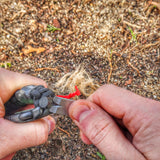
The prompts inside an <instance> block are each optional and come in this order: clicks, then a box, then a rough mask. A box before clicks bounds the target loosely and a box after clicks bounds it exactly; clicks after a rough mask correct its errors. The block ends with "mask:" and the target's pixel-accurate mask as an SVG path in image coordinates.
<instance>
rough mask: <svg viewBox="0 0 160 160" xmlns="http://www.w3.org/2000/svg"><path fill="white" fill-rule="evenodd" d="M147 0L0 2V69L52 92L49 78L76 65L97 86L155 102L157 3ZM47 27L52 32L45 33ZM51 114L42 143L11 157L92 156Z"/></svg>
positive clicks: (158, 88)
mask: <svg viewBox="0 0 160 160" xmlns="http://www.w3.org/2000/svg"><path fill="white" fill-rule="evenodd" d="M154 2H157V3H153V1H147V0H141V1H139V0H108V1H107V0H100V1H98V0H1V2H0V67H4V68H6V69H8V70H11V71H16V72H20V73H25V74H29V75H33V76H36V77H39V78H42V79H44V80H45V81H46V82H47V83H48V85H49V87H50V88H51V89H53V90H55V91H56V90H57V92H58V89H57V88H56V87H55V83H56V82H57V81H58V80H59V79H60V78H61V77H62V76H63V75H65V74H66V73H69V72H71V71H74V70H75V69H76V68H77V67H78V66H79V65H81V66H83V67H84V68H85V70H86V71H87V72H88V73H89V74H90V75H91V77H92V78H93V79H94V80H95V82H98V83H99V85H103V84H106V83H112V84H115V85H117V86H120V87H123V88H126V89H128V90H131V91H133V92H135V93H137V94H139V95H141V96H144V97H148V98H152V99H155V100H160V83H159V77H160V14H159V13H160V4H159V2H158V0H154ZM48 25H50V26H54V27H56V28H59V29H58V30H56V31H52V32H51V31H48V29H47V26H48ZM62 94H66V93H62ZM84 98H85V97H84ZM55 119H56V121H57V125H56V129H55V131H54V132H53V133H52V134H51V135H50V136H49V138H48V141H47V142H46V143H45V144H43V145H40V146H37V147H32V148H28V149H24V150H21V151H19V152H17V153H16V155H15V157H14V158H13V159H14V160H21V159H23V160H28V159H31V160H36V159H46V160H49V159H52V160H57V159H58V160H59V159H62V160H63V159H64V160H82V159H83V160H87V159H88V160H91V159H93V160H94V159H100V158H99V157H98V156H97V152H99V151H98V150H97V149H96V147H94V146H93V145H89V146H88V145H85V144H84V143H83V142H82V141H81V140H80V138H79V130H78V128H77V127H76V126H75V124H74V123H73V122H72V121H71V119H70V118H68V117H64V116H58V115H56V116H55ZM62 129H63V130H65V131H67V132H68V133H69V134H66V133H65V132H64V131H62Z"/></svg>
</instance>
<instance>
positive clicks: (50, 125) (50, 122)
mask: <svg viewBox="0 0 160 160" xmlns="http://www.w3.org/2000/svg"><path fill="white" fill-rule="evenodd" d="M45 120H46V121H47V123H48V135H49V134H51V133H52V132H53V130H54V128H55V121H54V119H53V118H52V117H50V116H48V117H46V118H45Z"/></svg>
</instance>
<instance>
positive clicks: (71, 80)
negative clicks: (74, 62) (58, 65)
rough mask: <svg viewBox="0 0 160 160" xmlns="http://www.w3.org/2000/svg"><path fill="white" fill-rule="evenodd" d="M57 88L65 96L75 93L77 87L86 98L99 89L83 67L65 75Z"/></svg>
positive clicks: (57, 84)
mask: <svg viewBox="0 0 160 160" xmlns="http://www.w3.org/2000/svg"><path fill="white" fill-rule="evenodd" d="M55 86H56V88H57V90H58V91H59V92H60V93H63V94H64V93H66V92H68V93H72V92H74V91H75V86H77V87H78V89H79V90H80V92H81V94H82V95H83V96H85V97H88V96H90V95H91V94H92V93H93V92H94V91H95V90H96V89H97V88H98V87H99V85H98V84H97V83H96V82H95V81H94V79H92V78H91V77H90V75H89V74H88V73H87V72H86V71H85V70H84V68H83V67H78V68H77V69H76V70H75V71H73V72H71V73H67V74H65V75H64V76H63V77H62V78H61V79H60V80H59V81H58V82H57V83H56V85H55Z"/></svg>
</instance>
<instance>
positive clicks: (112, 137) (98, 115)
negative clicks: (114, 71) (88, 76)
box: [69, 100, 145, 160]
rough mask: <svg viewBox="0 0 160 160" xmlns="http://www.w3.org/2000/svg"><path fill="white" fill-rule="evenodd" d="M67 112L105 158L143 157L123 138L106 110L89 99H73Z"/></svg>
mask: <svg viewBox="0 0 160 160" xmlns="http://www.w3.org/2000/svg"><path fill="white" fill-rule="evenodd" d="M69 114H70V116H71V118H72V119H73V120H74V122H75V123H76V124H77V126H78V127H79V128H80V130H81V131H82V132H83V134H84V135H85V136H86V137H87V138H88V140H89V141H91V142H92V143H93V144H94V145H95V146H96V147H97V148H98V149H99V150H100V151H101V152H102V153H103V154H104V155H105V156H106V159H114V160H117V159H118V160H120V159H133V160H134V159H139V160H143V159H145V158H144V157H143V156H142V155H141V153H140V152H138V150H137V149H136V148H135V147H134V146H133V145H132V144H131V143H130V142H129V141H128V140H127V139H126V138H125V136H124V135H123V134H122V132H121V130H120V129H119V127H118V126H117V124H116V123H115V122H114V120H113V119H112V118H111V117H110V116H109V115H108V114H107V112H105V111H104V110H102V109H101V108H100V107H98V106H97V105H96V104H94V103H92V102H91V101H87V100H78V101H75V102H74V103H72V105H71V106H70V108H69Z"/></svg>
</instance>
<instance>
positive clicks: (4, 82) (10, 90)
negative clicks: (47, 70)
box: [0, 68, 46, 103]
mask: <svg viewBox="0 0 160 160" xmlns="http://www.w3.org/2000/svg"><path fill="white" fill-rule="evenodd" d="M0 84H1V85H0V91H1V92H0V97H1V98H2V101H3V103H5V102H6V101H7V100H8V99H9V98H10V97H11V96H12V95H13V94H14V92H15V91H16V90H18V89H20V88H22V87H23V86H25V85H40V84H41V85H44V86H46V83H45V82H44V81H43V80H41V79H38V78H35V77H32V76H29V75H25V74H20V73H16V72H11V71H8V70H5V69H2V68H0Z"/></svg>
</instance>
